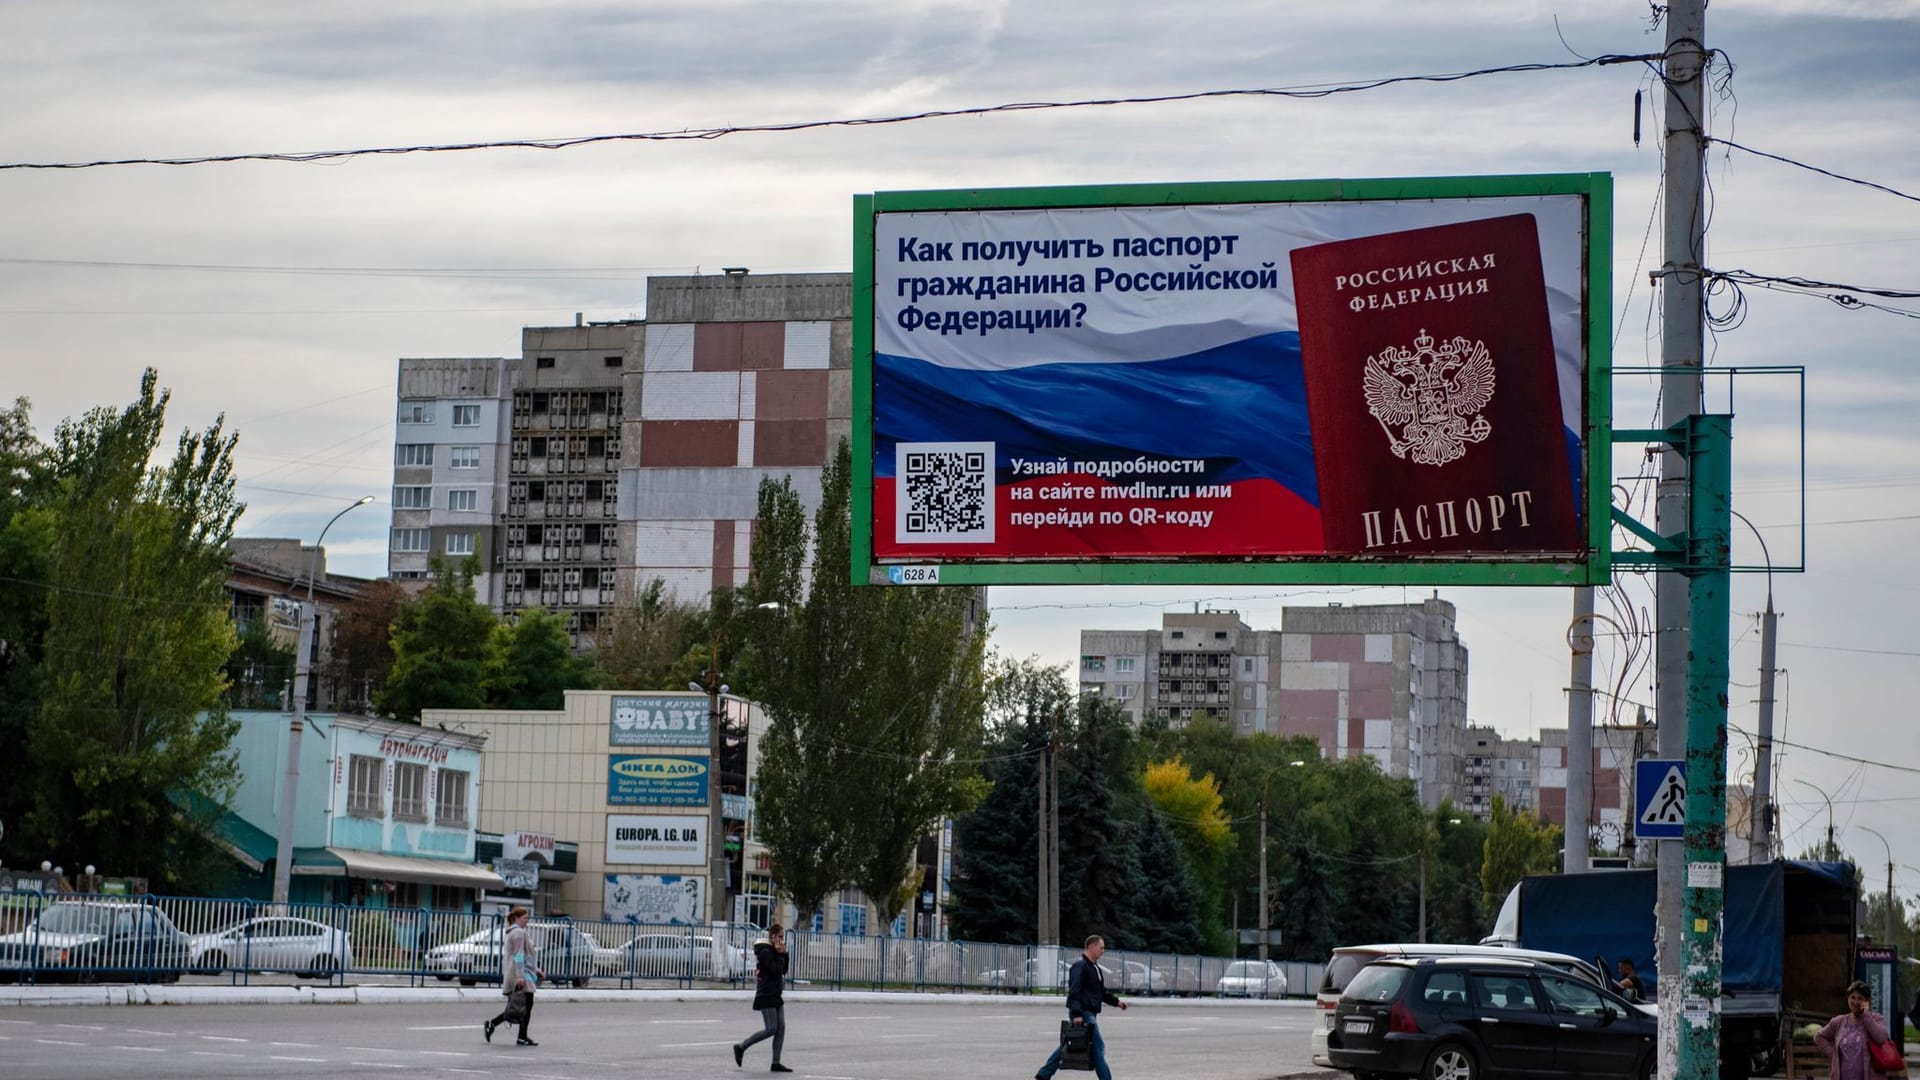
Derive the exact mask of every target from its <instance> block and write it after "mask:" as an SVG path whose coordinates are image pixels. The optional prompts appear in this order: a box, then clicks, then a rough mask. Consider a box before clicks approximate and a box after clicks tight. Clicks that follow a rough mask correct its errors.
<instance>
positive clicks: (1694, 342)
mask: <svg viewBox="0 0 1920 1080" xmlns="http://www.w3.org/2000/svg"><path fill="white" fill-rule="evenodd" d="M1666 20H1667V40H1666V54H1665V59H1664V62H1663V64H1662V69H1663V70H1662V74H1663V76H1664V82H1665V85H1666V100H1665V103H1664V108H1663V110H1662V111H1663V116H1664V120H1665V123H1666V134H1665V145H1664V152H1663V156H1664V160H1665V163H1666V176H1665V183H1664V188H1663V191H1662V194H1661V198H1662V199H1663V201H1664V206H1665V208H1666V225H1665V229H1664V232H1663V242H1662V246H1663V249H1664V252H1665V257H1664V260H1663V265H1662V267H1661V283H1662V286H1663V288H1662V294H1661V324H1662V333H1661V350H1660V351H1661V366H1662V367H1663V368H1664V369H1665V370H1664V372H1663V373H1662V375H1661V379H1660V423H1661V426H1662V427H1665V428H1668V429H1672V428H1673V427H1674V426H1675V425H1678V424H1681V423H1683V422H1685V421H1687V420H1688V419H1689V418H1691V417H1693V416H1696V415H1698V414H1699V412H1700V403H1701V393H1700V367H1701V359H1702V349H1701V342H1702V338H1703V336H1704V334H1705V317H1704V316H1705V287H1704V286H1705V282H1704V280H1703V278H1702V259H1703V257H1704V253H1705V245H1706V217H1705V213H1704V201H1705V200H1704V192H1705V166H1706V146H1705V136H1706V131H1705V121H1706V95H1705V93H1704V92H1703V91H1704V84H1705V78H1706V63H1707V59H1708V52H1707V48H1706V23H1707V4H1706V0H1673V2H1671V3H1669V4H1668V5H1667V9H1666ZM1689 482H1690V481H1689V475H1688V462H1687V459H1686V458H1685V457H1683V456H1682V455H1681V454H1680V453H1679V452H1678V450H1677V449H1676V448H1674V447H1672V446H1668V447H1667V448H1666V449H1665V450H1664V451H1663V452H1662V453H1661V456H1660V483H1659V487H1658V489H1657V493H1656V498H1655V503H1654V528H1655V531H1657V532H1658V533H1659V534H1660V535H1662V536H1666V537H1676V536H1681V535H1690V534H1691V532H1692V529H1691V514H1692V509H1693V508H1692V506H1691V499H1690V497H1689ZM1655 579H1656V585H1655V590H1656V591H1655V615H1656V621H1657V627H1658V628H1657V632H1656V636H1655V640H1654V672H1655V679H1656V681H1657V682H1656V687H1655V703H1656V707H1657V709H1658V713H1659V716H1658V719H1659V723H1660V756H1661V757H1662V758H1666V759H1670V760H1687V759H1688V741H1689V740H1688V730H1687V729H1688V708H1689V704H1690V696H1691V695H1690V694H1689V686H1688V677H1689V661H1690V657H1691V654H1692V651H1693V644H1694V643H1693V636H1694V634H1695V633H1697V632H1703V631H1704V632H1708V633H1711V630H1710V628H1700V627H1695V626H1694V625H1693V621H1692V618H1691V612H1690V606H1691V602H1692V587H1691V583H1690V581H1689V579H1688V577H1687V576H1686V575H1683V574H1681V573H1679V572H1677V571H1667V572H1663V573H1660V574H1657V575H1655ZM1720 629H1721V632H1722V634H1724V630H1725V628H1724V627H1722V628H1720ZM1722 768H1724V765H1723V766H1722ZM1693 771H1694V770H1693V769H1692V767H1691V763H1689V769H1688V772H1689V775H1691V774H1692V773H1693ZM1694 795H1695V793H1693V792H1689V803H1690V804H1691V803H1692V802H1694V798H1693V796H1694ZM1688 812H1689V817H1691V816H1692V813H1693V808H1692V806H1691V805H1690V806H1689V811H1688ZM1659 846H1660V853H1659V862H1658V866H1659V894H1658V900H1657V903H1656V914H1657V916H1658V919H1657V922H1658V925H1659V928H1660V930H1659V936H1658V939H1657V952H1656V961H1657V964H1658V967H1659V1005H1660V1017H1659V1040H1658V1045H1659V1048H1660V1051H1659V1053H1660V1058H1659V1074H1660V1077H1661V1080H1712V1077H1713V1075H1714V1074H1715V1073H1716V1072H1717V1069H1718V1062H1717V1061H1715V1060H1712V1058H1713V1057H1717V1052H1714V1051H1717V1047H1718V1043H1719V1025H1718V1023H1717V1021H1718V1018H1719V1017H1718V1009H1717V1005H1718V1002H1717V1001H1707V1000H1702V999H1700V998H1699V997H1698V996H1690V995H1689V994H1688V987H1689V985H1690V981H1689V979H1688V972H1687V963H1688V961H1687V953H1688V949H1687V943H1686V941H1685V940H1684V938H1685V935H1684V932H1683V923H1684V919H1685V908H1686V906H1687V903H1686V901H1687V888H1686V886H1687V871H1688V866H1687V852H1686V848H1685V847H1684V846H1683V845H1682V844H1677V843H1674V842H1672V841H1664V842H1662V843H1661V844H1660V845H1659ZM1718 884H1719V882H1718V881H1715V882H1714V885H1715V887H1717V886H1718ZM1716 967H1717V965H1716ZM1717 975H1718V972H1717V971H1716V972H1715V976H1716V978H1715V980H1714V981H1715V982H1717V981H1718V979H1717ZM1683 1009H1684V1010H1685V1013H1684V1016H1683ZM1683 1020H1684V1025H1683ZM1703 1058H1706V1059H1707V1060H1702V1059H1703Z"/></svg>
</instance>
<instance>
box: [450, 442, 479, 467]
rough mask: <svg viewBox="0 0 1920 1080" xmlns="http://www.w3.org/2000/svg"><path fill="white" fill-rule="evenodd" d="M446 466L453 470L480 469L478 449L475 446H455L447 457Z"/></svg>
mask: <svg viewBox="0 0 1920 1080" xmlns="http://www.w3.org/2000/svg"><path fill="white" fill-rule="evenodd" d="M447 466H448V467H449V468H454V469H477V468H479V467H480V448H479V447H477V446H456V447H454V448H453V452H452V453H450V454H448V455H447Z"/></svg>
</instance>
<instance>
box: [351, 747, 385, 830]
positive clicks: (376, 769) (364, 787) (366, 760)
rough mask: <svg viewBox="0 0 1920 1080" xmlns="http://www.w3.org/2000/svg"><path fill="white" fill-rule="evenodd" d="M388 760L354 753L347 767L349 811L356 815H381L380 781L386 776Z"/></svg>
mask: <svg viewBox="0 0 1920 1080" xmlns="http://www.w3.org/2000/svg"><path fill="white" fill-rule="evenodd" d="M386 764H387V763H386V760H385V759H384V758H377V757H368V756H366V755H365V754H355V755H353V759H352V762H351V763H350V764H349V766H348V768H347V813H349V814H352V815H353V816H354V817H379V816H380V809H381V806H380V803H381V799H380V781H381V780H382V779H384V778H385V774H386Z"/></svg>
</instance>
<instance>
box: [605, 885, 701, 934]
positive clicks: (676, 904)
mask: <svg viewBox="0 0 1920 1080" xmlns="http://www.w3.org/2000/svg"><path fill="white" fill-rule="evenodd" d="M706 883H707V879H706V878H704V877H694V876H686V875H681V874H608V875H606V892H605V894H604V899H603V900H602V902H601V905H600V908H601V910H600V917H601V918H603V919H605V920H606V921H608V922H619V923H631V924H635V925H639V926H698V925H700V924H702V923H704V922H706V921H707V920H706V911H707V907H706V900H705V896H704V894H705V892H706Z"/></svg>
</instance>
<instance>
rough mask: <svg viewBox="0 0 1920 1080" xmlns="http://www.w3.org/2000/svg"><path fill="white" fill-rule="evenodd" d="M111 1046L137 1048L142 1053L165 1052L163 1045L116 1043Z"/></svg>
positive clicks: (120, 1048)
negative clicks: (124, 1044)
mask: <svg viewBox="0 0 1920 1080" xmlns="http://www.w3.org/2000/svg"><path fill="white" fill-rule="evenodd" d="M113 1048H114V1049H115V1050H138V1051H140V1052H141V1053H143V1054H164V1053H166V1052H167V1051H166V1048H165V1047H160V1046H121V1045H119V1044H118V1043H116V1044H114V1047H113Z"/></svg>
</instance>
